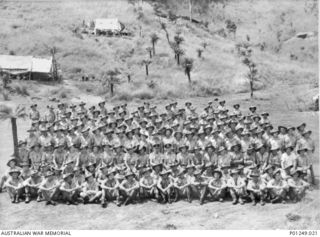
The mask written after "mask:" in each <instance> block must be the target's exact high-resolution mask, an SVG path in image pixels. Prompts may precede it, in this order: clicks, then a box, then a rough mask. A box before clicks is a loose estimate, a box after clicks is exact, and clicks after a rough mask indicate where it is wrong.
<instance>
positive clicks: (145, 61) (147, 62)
mask: <svg viewBox="0 0 320 237" xmlns="http://www.w3.org/2000/svg"><path fill="white" fill-rule="evenodd" d="M151 63H152V61H151V60H149V59H144V60H142V64H144V65H145V67H146V75H147V76H148V75H149V65H150V64H151Z"/></svg>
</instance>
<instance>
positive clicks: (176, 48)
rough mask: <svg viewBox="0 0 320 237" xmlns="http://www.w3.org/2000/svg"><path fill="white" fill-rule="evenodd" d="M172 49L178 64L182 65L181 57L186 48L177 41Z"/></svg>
mask: <svg viewBox="0 0 320 237" xmlns="http://www.w3.org/2000/svg"><path fill="white" fill-rule="evenodd" d="M171 47H172V50H173V52H174V58H175V59H177V64H178V65H180V57H181V56H182V55H184V50H183V49H182V48H180V47H179V45H177V44H176V43H174V44H172V46H171Z"/></svg>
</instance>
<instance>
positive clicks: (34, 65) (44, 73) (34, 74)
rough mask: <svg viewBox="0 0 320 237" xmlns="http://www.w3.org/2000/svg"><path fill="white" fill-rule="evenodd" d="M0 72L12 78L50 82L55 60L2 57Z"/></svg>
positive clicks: (0, 57)
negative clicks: (21, 77) (19, 76)
mask: <svg viewBox="0 0 320 237" xmlns="http://www.w3.org/2000/svg"><path fill="white" fill-rule="evenodd" d="M0 70H1V71H2V72H5V73H8V74H9V75H11V76H18V75H21V76H25V77H27V78H28V79H31V80H48V79H50V78H52V74H53V59H52V57H50V58H37V57H33V56H16V55H0Z"/></svg>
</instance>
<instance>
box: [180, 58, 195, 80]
mask: <svg viewBox="0 0 320 237" xmlns="http://www.w3.org/2000/svg"><path fill="white" fill-rule="evenodd" d="M182 66H183V68H184V73H185V74H186V75H187V76H188V80H189V83H191V71H192V68H193V59H192V58H185V59H184V61H183V63H182Z"/></svg>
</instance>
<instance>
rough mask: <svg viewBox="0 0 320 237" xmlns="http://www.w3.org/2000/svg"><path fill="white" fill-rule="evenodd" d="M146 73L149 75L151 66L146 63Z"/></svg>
mask: <svg viewBox="0 0 320 237" xmlns="http://www.w3.org/2000/svg"><path fill="white" fill-rule="evenodd" d="M146 75H147V76H148V75H149V66H148V64H146Z"/></svg>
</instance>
